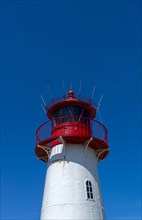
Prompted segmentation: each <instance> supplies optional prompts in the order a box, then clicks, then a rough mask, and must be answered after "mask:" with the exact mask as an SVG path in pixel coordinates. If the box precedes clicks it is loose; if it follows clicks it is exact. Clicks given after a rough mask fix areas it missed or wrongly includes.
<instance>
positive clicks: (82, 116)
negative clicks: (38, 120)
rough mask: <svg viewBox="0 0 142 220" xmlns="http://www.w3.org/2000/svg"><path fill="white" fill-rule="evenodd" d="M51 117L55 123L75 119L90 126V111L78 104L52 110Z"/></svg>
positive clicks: (73, 120)
mask: <svg viewBox="0 0 142 220" xmlns="http://www.w3.org/2000/svg"><path fill="white" fill-rule="evenodd" d="M53 117H54V119H55V120H56V123H57V124H60V123H64V122H75V121H76V122H80V123H82V124H86V125H87V126H90V120H89V119H90V113H89V112H88V111H87V110H86V109H84V108H83V107H79V106H65V107H62V108H60V109H58V110H56V111H55V112H54V114H53ZM59 118H60V120H59Z"/></svg>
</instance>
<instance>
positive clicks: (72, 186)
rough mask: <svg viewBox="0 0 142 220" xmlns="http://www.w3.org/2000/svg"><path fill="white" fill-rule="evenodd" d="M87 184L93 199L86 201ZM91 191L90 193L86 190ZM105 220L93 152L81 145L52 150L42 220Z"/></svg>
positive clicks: (62, 146) (95, 159)
mask: <svg viewBox="0 0 142 220" xmlns="http://www.w3.org/2000/svg"><path fill="white" fill-rule="evenodd" d="M87 181H90V182H91V188H92V195H93V198H88V194H87V186H86V184H87ZM89 190H90V189H89ZM45 219H46V220H52V219H54V220H57V219H62V220H63V219H66V220H69V219H70V220H71V219H74V220H75V219H76V220H79V219H80V220H81V219H82V220H85V219H86V220H104V208H103V203H102V198H101V192H100V184H99V178H98V169H97V158H96V154H95V151H94V150H93V149H92V148H90V147H87V145H83V144H69V143H66V144H65V145H63V144H59V145H56V146H55V147H54V148H52V149H51V153H50V156H49V162H48V167H47V174H46V180H45V188H44V196H43V203H42V210H41V220H45Z"/></svg>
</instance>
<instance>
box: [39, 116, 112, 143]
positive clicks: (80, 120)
mask: <svg viewBox="0 0 142 220" xmlns="http://www.w3.org/2000/svg"><path fill="white" fill-rule="evenodd" d="M58 125H62V126H70V125H72V126H75V127H77V126H85V127H88V129H89V130H90V131H91V133H92V137H95V138H97V139H99V140H101V141H103V142H105V143H106V144H108V133H107V129H106V128H105V126H104V125H103V124H102V123H100V122H98V121H96V120H92V119H89V118H85V117H74V116H64V117H59V118H55V119H52V120H49V121H46V122H45V123H43V124H42V125H41V126H40V127H39V128H38V129H37V132H36V141H37V144H39V143H40V142H41V141H44V140H46V139H47V138H49V137H51V134H52V131H53V130H54V129H55V128H56V126H58ZM84 131H87V130H84ZM83 135H85V134H83ZM86 136H87V133H86Z"/></svg>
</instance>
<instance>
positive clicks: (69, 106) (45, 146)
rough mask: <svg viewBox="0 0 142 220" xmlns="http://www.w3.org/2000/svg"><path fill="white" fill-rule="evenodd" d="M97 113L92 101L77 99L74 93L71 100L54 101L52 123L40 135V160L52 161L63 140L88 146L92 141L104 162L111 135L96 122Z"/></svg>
mask: <svg viewBox="0 0 142 220" xmlns="http://www.w3.org/2000/svg"><path fill="white" fill-rule="evenodd" d="M96 111H97V106H96V107H95V106H94V105H93V102H92V99H90V98H86V97H81V96H80V95H79V96H76V97H75V95H74V91H73V90H70V91H69V93H68V97H67V98H66V97H65V96H64V97H63V98H60V99H52V100H51V102H50V103H48V104H47V106H46V113H47V116H48V118H49V120H48V121H47V122H45V123H43V124H42V125H41V126H40V127H39V128H38V129H37V132H36V148H35V152H36V155H37V157H38V158H39V159H41V160H42V161H44V162H48V154H49V152H50V150H51V149H52V148H53V147H54V146H55V145H57V144H60V143H62V141H61V137H62V138H63V139H64V140H65V142H67V143H72V144H84V143H85V142H87V141H88V140H89V139H90V142H89V144H88V146H89V147H91V148H93V149H94V150H95V151H96V155H97V158H98V160H103V159H104V158H105V157H106V156H107V155H108V152H109V147H108V133H107V129H106V128H105V126H104V125H103V124H102V123H100V122H98V121H96V120H94V118H95V116H96Z"/></svg>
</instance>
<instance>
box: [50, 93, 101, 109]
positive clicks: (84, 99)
mask: <svg viewBox="0 0 142 220" xmlns="http://www.w3.org/2000/svg"><path fill="white" fill-rule="evenodd" d="M67 99H68V97H67V96H66V95H64V96H63V97H56V98H52V99H51V100H50V101H49V102H47V104H46V106H47V108H50V107H51V106H52V105H54V104H56V103H58V102H61V101H66V100H67ZM75 100H77V101H81V102H86V103H88V104H90V105H93V106H95V107H96V106H97V105H96V103H95V102H94V101H93V99H91V98H89V97H86V96H82V95H76V98H75Z"/></svg>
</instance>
